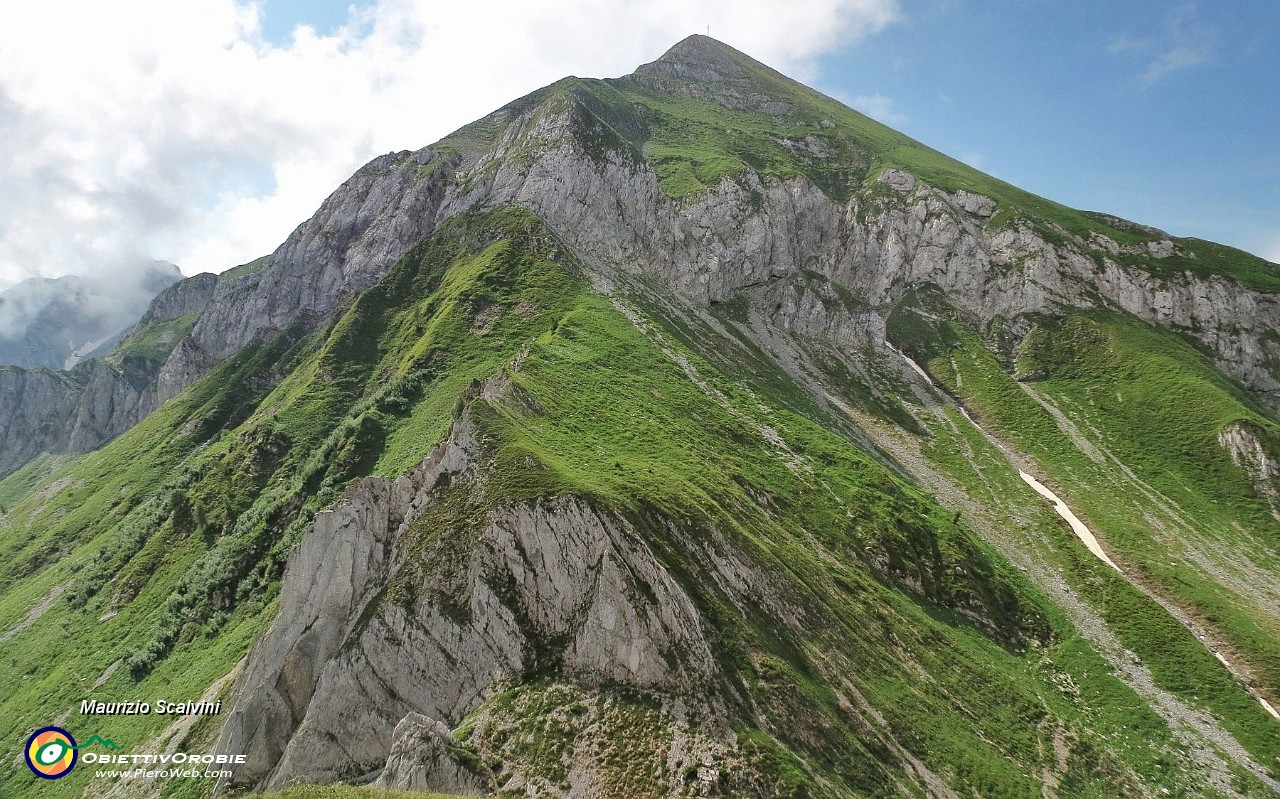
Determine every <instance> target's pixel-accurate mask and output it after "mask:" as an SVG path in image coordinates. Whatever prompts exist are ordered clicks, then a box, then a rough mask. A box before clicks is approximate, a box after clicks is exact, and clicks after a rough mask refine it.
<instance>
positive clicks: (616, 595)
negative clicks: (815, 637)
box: [219, 386, 746, 790]
mask: <svg viewBox="0 0 1280 799" xmlns="http://www.w3.org/2000/svg"><path fill="white" fill-rule="evenodd" d="M500 391H501V388H496V389H495V388H494V387H493V386H489V387H487V388H485V389H484V393H486V394H487V395H488V396H490V397H493V398H495V399H496V398H497V393H496V392H500ZM486 461H487V458H486V457H484V456H483V454H482V448H481V446H480V445H479V444H478V442H477V440H476V437H475V429H474V425H473V423H472V422H471V420H470V418H469V417H467V416H464V417H463V418H462V419H461V420H459V421H458V422H457V423H455V425H454V427H453V430H452V432H451V433H450V436H449V439H448V441H447V442H446V443H444V444H442V445H441V446H439V447H437V448H436V449H435V450H433V452H432V453H431V455H430V456H429V457H428V458H427V459H426V460H424V461H423V462H422V463H421V464H419V465H418V466H417V467H416V468H415V469H413V470H412V471H411V472H409V473H408V474H405V475H403V476H401V477H399V478H397V479H396V480H394V481H391V480H386V479H363V480H358V481H356V482H355V483H353V484H352V485H351V486H350V487H348V489H347V490H346V491H345V492H344V494H343V498H342V500H341V501H340V502H339V503H338V504H337V506H336V507H334V508H333V509H332V510H329V511H326V512H324V513H321V514H320V515H319V516H317V518H316V520H315V523H314V526H313V529H312V530H311V532H309V533H308V534H307V536H306V537H305V538H304V539H303V542H302V544H301V546H300V547H299V548H298V549H297V550H296V551H295V552H294V553H293V554H292V556H291V557H290V560H289V566H288V569H287V571H286V573H285V577H284V582H283V584H282V595H281V604H280V613H279V616H278V617H277V619H276V621H275V623H274V624H273V625H272V627H271V629H270V630H269V631H268V633H267V634H266V635H265V636H264V637H263V638H262V640H260V641H259V642H258V644H257V645H255V647H254V650H253V652H252V653H251V654H250V657H249V662H248V665H247V668H246V672H245V676H244V678H243V679H242V680H241V681H240V688H239V695H238V697H237V699H236V705H235V710H234V711H233V713H232V715H231V717H230V718H229V720H228V721H227V723H226V724H225V725H224V727H223V734H222V739H221V741H220V742H219V751H228V752H235V753H245V754H248V755H249V756H250V761H249V762H248V763H247V764H245V765H244V766H242V767H238V768H237V769H236V770H235V773H234V775H233V776H232V778H231V779H230V780H229V781H228V783H227V784H228V785H229V786H230V787H244V786H256V787H260V788H261V787H268V788H270V787H279V786H284V785H289V784H292V783H293V782H295V781H297V780H299V779H302V780H305V781H317V782H331V781H334V780H339V779H351V778H354V777H359V776H361V775H367V774H379V775H381V776H380V779H381V781H382V783H383V784H385V785H388V786H390V787H402V788H418V789H421V788H426V787H432V788H435V789H451V790H452V789H458V788H472V789H480V788H484V789H491V788H492V784H493V779H494V778H493V774H492V773H491V772H490V770H489V769H488V768H487V767H485V766H482V765H477V764H475V763H474V762H473V763H471V764H470V765H468V764H467V763H466V762H464V761H459V760H458V750H457V746H458V744H459V743H460V742H456V741H454V739H453V735H452V733H451V732H450V731H451V730H452V729H453V728H454V727H456V726H457V724H458V723H459V722H460V721H461V720H462V719H463V718H464V717H466V716H468V715H469V714H471V713H472V712H473V711H475V710H476V709H477V708H479V707H480V705H481V704H482V703H483V702H484V701H485V700H486V699H488V698H490V697H491V696H493V695H494V694H495V693H498V692H500V691H501V690H502V689H503V688H504V687H507V686H510V685H513V684H515V681H517V680H519V679H522V678H527V677H528V676H529V675H532V674H538V673H548V674H549V673H557V674H561V675H566V676H568V677H570V678H572V679H573V680H574V681H576V682H578V683H580V684H583V685H587V686H590V685H627V686H631V687H633V688H634V689H636V690H640V691H643V692H647V693H649V694H652V695H655V696H660V697H666V699H667V700H668V701H672V702H675V703H676V707H675V708H674V709H672V708H668V710H667V716H668V718H667V723H670V724H675V723H677V722H687V721H688V720H689V718H691V717H698V718H709V717H711V716H712V715H713V714H712V713H711V712H710V711H711V709H712V708H713V707H715V706H716V704H717V702H718V701H719V700H718V689H717V688H716V687H715V686H717V685H719V684H721V683H722V682H723V678H722V676H721V675H720V674H719V669H718V666H717V664H716V656H715V654H714V653H713V651H712V647H711V645H710V644H709V642H708V640H707V635H706V631H705V630H704V629H703V628H702V623H701V619H700V616H699V614H698V612H697V610H696V609H695V607H694V603H693V601H692V600H691V599H690V597H689V596H688V595H687V594H686V593H685V590H684V588H683V587H682V586H681V585H680V584H679V583H678V582H677V581H676V580H675V579H674V578H673V577H672V575H671V574H670V573H669V572H668V571H667V569H666V568H665V567H664V566H663V565H662V563H661V562H660V561H659V560H658V559H657V558H656V557H655V555H654V553H653V552H652V551H650V549H649V547H648V546H647V545H646V544H645V543H644V536H642V535H640V534H639V533H638V532H637V530H636V529H635V528H634V527H633V525H632V524H631V523H630V522H628V521H626V520H624V519H622V518H619V517H618V516H616V515H614V514H612V513H608V512H603V511H601V510H598V509H596V508H593V507H592V506H591V505H590V504H588V503H586V502H583V501H581V500H577V499H573V498H566V499H563V500H539V501H537V502H530V503H527V504H503V505H500V506H497V507H488V508H486V507H484V506H483V505H482V504H481V503H482V501H483V500H482V499H480V497H482V496H483V493H484V491H483V482H484V481H485V480H486V479H487V475H486V473H487V469H488V468H489V467H488V466H487V465H486ZM450 505H452V512H446V513H442V512H441V510H440V508H441V506H450ZM446 528H447V529H449V530H450V536H451V537H440V536H442V534H443V532H444V529H446ZM424 547H425V549H424ZM424 570H425V571H424ZM424 593H425V595H424ZM740 599H742V600H745V599H746V597H745V596H743V597H740ZM413 730H418V732H421V731H422V730H426V731H427V732H429V733H430V734H429V735H427V736H426V739H427V740H434V741H435V742H436V743H435V744H434V745H433V747H432V748H431V749H430V751H427V752H424V750H423V749H422V747H421V746H420V742H419V741H416V740H415V739H412V738H409V736H410V735H411V734H416V733H413V732H412V731H413ZM705 734H706V733H705V731H704V733H703V735H705ZM719 734H720V736H722V737H723V736H724V735H725V732H724V731H723V730H721V731H720V733H719ZM335 737H336V739H337V740H338V741H340V742H341V743H340V745H339V747H338V751H339V753H338V754H336V755H335V746H334V740H335ZM709 745H710V742H709V741H704V742H703V744H701V745H700V746H701V749H705V748H706V747H707V746H709ZM721 745H722V746H723V744H721ZM685 754H686V755H687V756H689V757H693V755H694V754H695V753H693V752H688V753H685ZM698 756H701V755H700V754H699V755H698ZM683 765H687V764H683ZM589 766H590V764H587V763H584V764H583V768H582V772H583V773H582V774H581V775H579V776H580V778H581V779H584V780H586V779H588V778H590V777H591V776H592V774H593V770H592V769H591V768H589ZM671 770H672V771H673V772H675V773H676V774H678V773H679V772H680V768H677V766H676V764H672V766H671ZM508 779H510V775H508ZM675 779H676V781H677V782H678V777H677V778H675Z"/></svg>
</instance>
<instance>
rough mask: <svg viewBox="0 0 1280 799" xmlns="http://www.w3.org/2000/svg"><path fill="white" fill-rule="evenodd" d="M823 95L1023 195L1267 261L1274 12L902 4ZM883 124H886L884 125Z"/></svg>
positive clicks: (1277, 121) (836, 69) (824, 81)
mask: <svg viewBox="0 0 1280 799" xmlns="http://www.w3.org/2000/svg"><path fill="white" fill-rule="evenodd" d="M901 14H902V19H901V21H899V22H898V23H895V24H893V25H890V26H887V27H886V28H885V29H884V30H882V31H880V32H879V33H878V34H876V35H875V36H871V37H868V38H867V39H866V40H864V41H862V42H860V43H858V44H857V45H856V46H853V47H848V48H844V49H842V50H841V51H839V52H834V53H831V54H829V55H825V56H823V57H821V58H820V60H819V76H820V77H819V80H818V85H819V88H821V89H823V90H824V91H826V92H828V93H830V94H834V95H838V96H840V97H841V99H845V100H846V101H849V100H852V99H853V98H858V97H861V98H878V99H874V100H871V101H869V102H865V101H864V102H863V103H862V105H863V106H864V108H866V107H867V106H868V105H870V106H872V107H871V108H869V109H868V110H873V111H875V110H879V111H880V112H881V113H880V116H881V119H882V121H886V122H888V123H889V124H892V125H893V126H894V127H897V128H898V129H900V130H902V131H903V132H905V133H907V134H909V135H911V136H913V137H915V138H917V139H919V140H920V141H923V142H925V143H926V144H929V145H930V146H932V147H934V148H935V149H938V150H941V151H943V152H945V153H947V154H949V155H952V156H955V157H957V158H960V159H961V160H965V161H967V162H969V163H971V164H973V165H975V166H978V167H980V168H982V169H983V170H984V171H987V172H990V173H992V174H994V175H996V176H997V177H1000V178H1002V179H1005V180H1007V181H1009V182H1010V183H1014V184H1016V185H1018V186H1021V187H1022V188H1025V189H1028V190H1030V191H1034V192H1036V193H1038V194H1041V195H1044V196H1047V197H1049V198H1051V199H1054V200H1057V201H1059V202H1062V203H1065V204H1067V205H1071V206H1075V207H1078V208H1085V209H1089V210H1099V211H1106V212H1109V213H1114V214H1117V215H1119V216H1123V217H1127V218H1130V219H1133V220H1135V221H1140V222H1145V223H1148V224H1152V225H1155V226H1157V227H1161V228H1164V229H1166V230H1168V231H1169V232H1171V233H1173V234H1175V235H1184V236H1198V237H1201V238H1208V239H1212V240H1216V241H1221V242H1224V243H1229V244H1233V245H1235V246H1238V247H1241V248H1244V249H1248V250H1251V251H1254V252H1257V253H1259V254H1263V255H1268V256H1269V257H1270V258H1272V259H1274V260H1280V3H1276V2H1274V0H1243V1H1241V0H1236V1H1235V2H1231V3H1211V2H1202V3H1177V2H1174V3H1169V2H1150V0H1148V1H1147V2H1141V1H1133V0H1130V1H1128V2H1123V3H1114V2H1072V3H1063V2H1056V1H1053V2H1051V1H1050V0H983V1H981V2H978V1H976V0H950V1H944V2H923V1H909V2H904V3H902V5H901ZM886 108H887V110H888V111H889V113H888V115H887V116H888V118H887V119H886V118H885V116H886V115H885V113H884V111H885V110H886Z"/></svg>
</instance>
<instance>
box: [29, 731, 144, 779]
mask: <svg viewBox="0 0 1280 799" xmlns="http://www.w3.org/2000/svg"><path fill="white" fill-rule="evenodd" d="M94 744H101V745H102V746H103V747H104V748H106V749H116V750H119V749H120V747H118V746H116V743H115V741H112V740H110V739H108V738H103V737H101V736H99V735H95V736H93V737H92V738H90V739H89V740H88V741H86V742H85V743H84V744H82V745H79V746H77V745H76V739H75V738H74V737H73V736H72V735H71V733H69V732H67V731H66V730H64V729H62V728H61V727H41V728H40V729H38V730H36V731H35V732H33V733H31V737H30V738H28V739H27V747H26V749H25V750H23V754H24V755H25V756H26V759H27V767H28V768H30V769H31V772H32V773H33V774H35V775H36V776H37V777H40V778H42V779H46V780H56V779H58V778H59V777H65V776H67V775H68V774H70V773H71V769H73V768H75V766H76V760H77V759H78V758H79V750H81V749H87V748H88V747H90V746H93V745H94Z"/></svg>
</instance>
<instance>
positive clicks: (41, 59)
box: [0, 0, 898, 283]
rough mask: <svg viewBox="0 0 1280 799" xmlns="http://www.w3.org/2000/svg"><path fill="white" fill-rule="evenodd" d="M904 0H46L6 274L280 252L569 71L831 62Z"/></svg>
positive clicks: (807, 69) (8, 174) (11, 92)
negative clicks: (272, 16)
mask: <svg viewBox="0 0 1280 799" xmlns="http://www.w3.org/2000/svg"><path fill="white" fill-rule="evenodd" d="M897 4H898V0H794V1H793V2H777V1H775V0H734V1H733V2H730V0H694V1H692V2H689V1H677V0H654V2H648V3H644V4H639V3H635V2H629V1H628V0H560V2H550V0H526V1H525V2H470V3H454V4H440V3H433V2H430V1H429V0H379V1H378V2H377V3H376V4H375V5H373V6H370V7H363V8H362V7H353V10H352V14H353V17H352V18H351V19H350V20H349V21H348V24H347V26H345V27H344V28H342V29H341V30H339V31H337V32H336V33H334V34H333V35H330V36H322V35H318V34H317V33H316V32H315V31H314V30H312V29H310V28H306V27H300V28H297V29H295V31H294V33H293V38H292V41H290V42H289V43H288V45H287V46H276V45H273V44H271V43H269V42H267V41H265V40H264V39H263V37H262V35H261V31H260V26H259V19H260V15H261V0H258V1H257V2H247V1H245V0H242V1H241V2H239V3H237V2H235V0H184V2H181V3H174V2H172V1H171V0H122V1H121V2H115V3H84V2H78V1H76V0H43V1H42V2H40V3H26V4H23V5H22V6H20V7H17V8H15V9H13V10H10V11H8V12H7V13H6V15H5V16H6V19H5V24H4V26H3V27H0V183H2V184H3V185H4V186H5V191H4V192H3V194H2V195H0V283H4V282H12V281H16V280H18V279H21V278H23V277H26V276H30V275H36V274H40V275H46V276H50V275H57V274H63V273H88V272H93V271H101V270H103V269H104V268H106V267H107V265H109V264H112V263H116V262H120V261H123V260H128V259H132V258H134V257H136V256H140V255H149V256H154V257H159V258H166V259H169V260H172V261H175V262H177V263H179V264H180V265H181V266H182V267H183V269H184V271H186V272H187V273H188V274H190V273H192V272H195V271H202V270H214V271H217V270H221V269H224V268H227V267H228V266H232V265H234V264H235V263H239V262H241V261H245V260H248V259H250V258H252V257H256V256H257V255H260V254H262V253H264V252H268V251H270V250H271V249H273V248H274V247H275V246H276V245H277V244H279V243H280V242H281V241H282V240H283V239H284V237H285V236H286V235H287V234H288V232H289V230H290V229H292V227H293V226H295V225H296V224H298V223H299V222H301V221H302V220H303V219H305V218H306V217H307V216H308V215H310V213H311V212H312V211H313V210H314V209H315V208H316V207H317V206H318V205H319V203H320V201H321V200H322V199H323V198H324V196H325V195H326V194H328V193H329V192H330V191H332V190H333V189H334V188H335V187H336V186H337V185H338V183H339V182H341V180H343V179H344V178H345V177H347V176H348V175H349V174H350V173H351V172H352V171H354V169H355V168H356V167H358V166H359V165H360V164H361V163H363V162H364V161H366V160H368V159H369V158H371V157H372V156H374V155H377V154H378V153H381V152H387V151H389V150H399V149H412V148H417V147H421V146H423V145H425V144H428V143H430V142H432V141H435V140H436V139H438V138H440V137H441V136H443V135H445V134H447V133H449V132H450V131H452V130H454V129H456V128H457V127H460V126H461V125H463V124H466V123H467V122H469V121H471V120H472V119H475V118H477V117H479V116H482V115H483V114H485V113H487V112H489V111H491V110H493V109H494V108H496V107H498V106H500V105H502V104H503V103H505V102H507V101H508V100H511V99H514V98H515V97H517V96H520V95H522V94H524V93H527V92H529V91H532V90H533V89H535V88H538V87H539V86H542V85H545V84H547V83H550V82H552V81H554V80H556V79H558V78H560V77H563V76H564V75H567V74H578V75H589V76H615V75H621V74H625V73H627V72H630V71H631V70H632V69H633V68H634V67H635V66H637V65H638V64H640V63H642V62H644V61H648V60H652V59H653V58H656V57H657V56H658V55H660V54H661V52H662V51H663V50H664V49H665V48H666V47H667V46H669V45H671V44H673V43H674V42H676V41H677V40H679V39H681V38H683V37H684V36H686V35H688V34H690V33H693V32H703V31H704V30H705V26H707V25H710V26H711V34H712V35H713V36H715V37H716V38H719V39H721V40H723V41H726V42H727V43H729V44H731V45H733V46H735V47H738V48H739V49H741V50H743V51H745V52H747V53H749V54H751V55H753V56H755V57H756V58H759V59H760V60H762V61H765V62H766V63H769V64H771V65H773V66H775V67H777V68H779V69H782V70H784V71H787V72H789V73H790V74H793V75H795V76H796V77H797V78H800V79H806V80H808V79H812V78H813V77H814V74H815V72H816V66H815V59H816V57H817V56H819V55H821V54H823V53H826V52H829V51H831V50H833V49H834V48H836V47H838V46H841V45H845V44H848V43H850V42H852V41H856V40H858V39H859V38H861V37H864V36H867V35H869V34H872V33H874V32H876V31H878V30H880V29H881V28H883V27H884V26H886V25H888V24H890V23H891V22H892V21H893V20H894V19H895V18H896V17H897V14H898V8H897Z"/></svg>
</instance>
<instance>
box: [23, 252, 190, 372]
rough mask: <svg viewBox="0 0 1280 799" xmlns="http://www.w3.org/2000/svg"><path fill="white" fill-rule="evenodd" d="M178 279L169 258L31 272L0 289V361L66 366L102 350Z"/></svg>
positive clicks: (52, 366) (64, 367)
mask: <svg viewBox="0 0 1280 799" xmlns="http://www.w3.org/2000/svg"><path fill="white" fill-rule="evenodd" d="M180 279H182V273H181V272H180V271H178V267H176V266H174V265H173V264H171V263H166V262H164V261H149V262H144V263H139V264H138V265H137V266H136V267H135V268H133V269H128V270H125V271H123V272H120V273H116V274H113V275H110V276H104V277H81V276H78V275H67V276H65V277H59V278H39V277H36V278H31V279H29V280H24V281H22V282H21V283H19V284H18V285H16V286H13V287H12V288H9V289H5V290H4V291H0V364H13V365H16V366H22V367H26V368H34V367H37V366H48V367H50V368H52V369H70V368H71V367H72V366H75V365H76V363H78V362H79V361H81V360H83V359H84V358H86V357H88V356H89V355H90V354H92V353H94V352H99V353H100V354H101V353H105V352H107V351H108V350H110V348H111V347H112V346H113V345H114V344H115V342H116V341H118V340H119V338H120V337H121V335H123V334H124V333H125V332H126V331H127V330H128V329H129V328H130V327H131V326H133V325H134V324H135V323H137V321H138V319H139V318H141V317H142V314H143V313H144V312H146V310H147V306H148V305H149V304H150V303H151V300H152V299H153V298H154V297H155V296H156V295H157V294H159V293H160V292H161V291H163V290H164V289H165V288H166V287H168V286H169V285H171V284H173V283H175V282H177V281H178V280H180Z"/></svg>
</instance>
